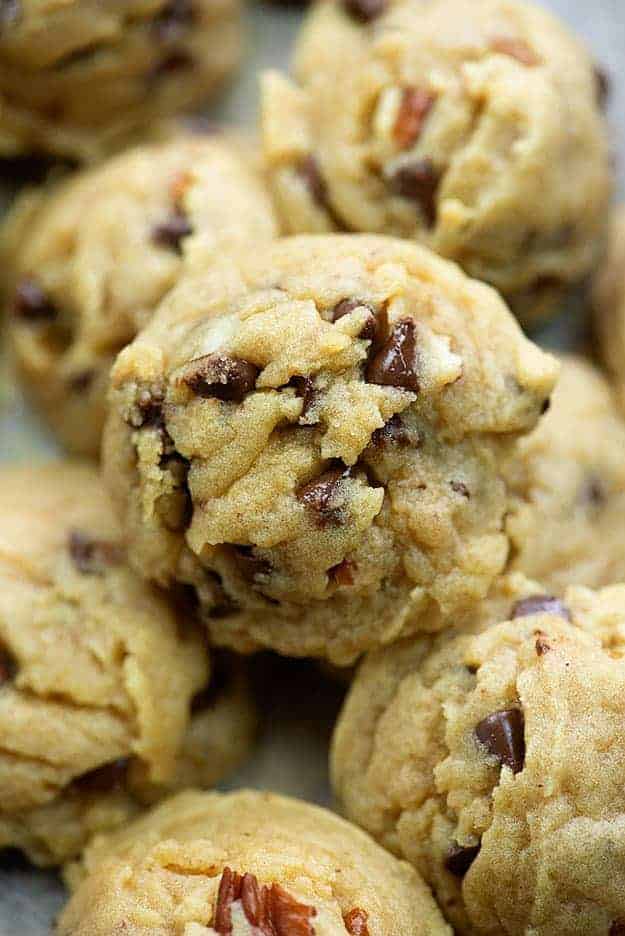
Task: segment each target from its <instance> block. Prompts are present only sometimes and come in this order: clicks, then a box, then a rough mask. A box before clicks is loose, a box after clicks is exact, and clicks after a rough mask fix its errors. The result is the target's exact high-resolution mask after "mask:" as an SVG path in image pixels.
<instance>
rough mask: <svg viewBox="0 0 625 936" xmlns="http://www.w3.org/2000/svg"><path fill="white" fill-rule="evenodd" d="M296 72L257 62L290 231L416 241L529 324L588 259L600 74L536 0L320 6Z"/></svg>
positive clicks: (596, 216) (604, 167)
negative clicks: (493, 292)
mask: <svg viewBox="0 0 625 936" xmlns="http://www.w3.org/2000/svg"><path fill="white" fill-rule="evenodd" d="M293 74H294V77H293V80H292V81H290V80H287V79H286V78H284V77H282V76H280V75H278V74H275V73H270V74H269V75H267V76H266V79H265V84H264V94H263V131H264V148H265V154H266V158H267V162H268V165H269V168H270V172H271V176H272V180H273V188H274V190H275V193H276V198H277V202H278V204H279V205H280V206H281V209H282V213H283V217H284V220H285V223H286V224H287V225H288V226H289V228H290V230H291V231H292V232H294V233H298V232H306V231H309V232H316V231H328V230H334V229H337V228H338V229H341V228H342V229H346V230H351V231H371V232H378V233H384V234H392V235H395V236H400V237H406V238H416V239H417V240H419V241H421V242H423V243H425V244H426V245H428V246H429V247H431V248H432V249H433V250H435V251H436V252H437V253H439V254H442V255H443V256H445V257H448V258H450V259H453V260H455V261H457V262H458V263H460V264H461V265H462V266H463V267H464V268H465V270H466V271H467V272H468V273H469V274H470V275H471V276H475V277H476V278H478V279H482V280H485V281H487V282H489V283H491V284H492V285H494V286H496V287H497V289H498V290H499V291H500V292H502V293H503V294H504V295H505V297H506V298H507V299H508V301H509V303H510V304H511V306H512V308H513V309H514V311H515V312H516V313H517V314H518V315H519V316H520V317H521V318H522V319H523V320H525V321H526V322H532V321H534V320H535V319H537V318H539V317H540V316H541V315H543V314H546V313H547V312H548V311H549V310H550V309H552V308H553V307H554V306H555V304H556V303H557V301H558V300H559V299H561V298H562V296H563V294H564V293H565V292H566V291H567V289H568V287H569V286H570V284H572V283H574V282H576V281H578V280H580V279H581V278H583V277H584V276H585V275H586V274H588V273H589V271H590V270H591V269H592V267H593V265H594V264H595V262H596V260H597V258H598V254H599V250H600V247H601V244H602V241H603V238H604V228H605V216H606V211H607V203H608V198H609V192H610V169H609V163H608V147H607V142H606V131H605V125H604V120H603V118H602V116H601V112H600V109H599V106H598V101H597V95H598V89H599V84H598V80H597V77H596V75H595V72H594V71H593V67H592V63H591V61H590V58H589V56H588V54H587V52H586V51H585V49H584V48H583V47H582V46H581V44H580V43H579V42H578V41H576V40H575V39H574V38H573V37H572V36H571V35H570V34H569V33H568V32H567V31H566V29H565V28H564V27H563V26H562V25H561V24H560V23H559V22H558V21H557V20H555V19H554V18H553V17H552V16H551V15H550V14H549V13H547V12H546V11H544V10H542V9H540V8H538V7H536V6H534V5H533V4H531V3H525V2H516V0H478V2H475V0H331V2H325V3H318V4H317V5H316V6H315V7H314V8H313V10H312V12H311V14H310V15H309V18H308V20H307V22H306V24H305V26H304V28H303V31H302V33H301V34H300V38H299V42H298V45H297V49H296V54H295V60H294V67H293ZM337 88H340V100H341V106H340V107H337V106H336V94H337ZM571 180H575V182H574V183H573V184H571Z"/></svg>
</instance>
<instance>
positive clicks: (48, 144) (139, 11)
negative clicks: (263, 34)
mask: <svg viewBox="0 0 625 936" xmlns="http://www.w3.org/2000/svg"><path fill="white" fill-rule="evenodd" d="M240 33H241V4H240V3H239V0H116V2H115V3H102V2H101V0H64V2H63V3H59V2H58V0H11V2H9V3H4V4H3V7H2V14H1V23H0V115H1V116H0V154H2V155H5V156H13V155H16V154H17V155H18V154H20V153H28V152H33V151H40V152H41V151H43V152H46V151H47V152H52V153H56V154H59V155H62V156H69V157H71V158H74V159H77V160H79V161H80V160H93V159H95V158H96V157H99V156H101V155H102V154H103V152H106V151H107V150H110V149H111V148H112V147H113V146H118V145H119V143H120V142H121V141H122V140H123V139H125V138H127V137H128V136H129V135H130V134H131V133H132V132H133V131H135V130H136V129H137V128H141V127H150V126H151V125H152V124H153V122H154V121H155V120H157V119H158V118H160V117H162V116H166V115H169V114H174V113H178V112H179V111H183V110H185V109H188V108H190V107H193V106H195V105H198V104H200V103H202V102H203V101H204V100H205V99H206V97H207V96H208V94H209V93H210V92H211V91H213V90H214V89H215V88H216V87H217V86H218V85H220V84H221V82H222V81H223V79H224V78H225V77H226V75H227V74H228V73H229V72H231V71H232V70H233V69H234V67H235V66H236V64H237V62H238V60H239V56H240V46H241V37H240Z"/></svg>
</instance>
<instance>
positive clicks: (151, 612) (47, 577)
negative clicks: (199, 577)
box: [0, 462, 254, 865]
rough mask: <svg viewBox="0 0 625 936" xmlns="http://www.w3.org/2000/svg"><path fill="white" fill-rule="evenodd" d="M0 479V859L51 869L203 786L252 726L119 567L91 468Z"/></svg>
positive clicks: (199, 650) (200, 647)
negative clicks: (1, 853)
mask: <svg viewBox="0 0 625 936" xmlns="http://www.w3.org/2000/svg"><path fill="white" fill-rule="evenodd" d="M0 482H1V483H0V515H1V516H2V527H1V529H0V648H1V656H0V659H1V665H0V684H1V685H0V789H1V790H2V799H1V803H0V848H3V847H7V846H15V847H18V848H20V849H22V850H23V851H24V852H26V853H27V854H28V856H29V857H30V858H31V859H32V860H33V861H35V862H36V863H38V864H44V865H45V864H58V863H60V862H62V861H65V860H67V859H68V858H71V857H73V856H75V855H76V854H78V852H79V851H80V850H81V848H82V847H83V846H84V844H85V842H86V841H87V839H88V838H89V837H90V836H91V835H92V834H94V833H95V832H98V831H103V830H107V829H111V828H113V827H115V826H118V825H122V824H124V823H126V822H127V821H128V820H129V819H130V818H131V817H132V816H134V815H135V814H136V813H137V812H139V810H140V809H141V808H142V807H145V806H146V805H147V804H148V803H149V802H151V801H152V800H154V799H155V798H157V797H160V796H163V795H164V794H165V793H166V792H168V791H170V790H172V789H176V788H180V787H183V786H187V785H189V784H193V785H209V784H212V783H214V782H216V780H217V779H219V778H220V777H221V776H222V775H223V774H224V773H225V772H227V771H228V770H229V769H231V768H232V766H234V764H235V763H236V762H238V761H239V760H240V759H241V758H242V757H243V756H244V755H245V754H246V753H247V751H248V749H249V747H250V744H251V740H252V735H253V729H254V715H253V711H252V709H251V707H250V702H249V701H248V699H247V697H246V695H245V693H244V690H243V688H242V686H241V684H240V678H239V677H236V676H235V675H233V677H232V679H231V680H230V681H229V682H228V681H226V682H225V684H224V686H223V689H222V691H221V692H220V691H219V685H215V682H214V679H211V682H210V683H209V682H208V681H209V675H210V665H209V660H208V656H207V653H206V649H205V646H204V641H203V639H202V634H201V631H198V629H197V628H195V627H194V626H193V625H192V624H191V623H190V622H188V621H187V619H186V618H185V621H184V623H183V622H182V620H181V617H180V616H178V615H177V614H176V613H175V611H174V609H173V607H172V606H171V605H170V604H168V603H167V602H166V601H165V599H164V598H163V597H162V596H161V595H159V594H158V593H157V592H155V591H152V590H151V589H150V588H149V587H148V586H146V585H145V583H143V582H142V581H141V580H140V579H139V578H138V577H137V576H136V575H135V574H134V573H132V572H131V571H130V569H129V568H128V567H127V566H126V565H125V562H124V554H123V549H122V547H121V545H120V538H119V530H118V528H117V526H116V523H115V521H114V519H113V518H112V516H111V513H112V512H111V508H110V505H109V504H108V501H107V498H106V494H105V492H104V491H103V489H102V486H101V483H100V481H99V479H98V476H97V474H96V473H95V472H94V471H93V469H91V468H89V467H86V466H83V465H80V464H78V463H71V462H65V463H63V462H55V463H52V464H49V465H46V466H41V467H34V468H28V467H16V468H7V469H3V470H2V472H0ZM207 684H208V688H206V687H207ZM218 732H219V734H221V732H228V734H227V736H226V738H224V737H218V736H217V734H218Z"/></svg>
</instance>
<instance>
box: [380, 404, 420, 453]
mask: <svg viewBox="0 0 625 936" xmlns="http://www.w3.org/2000/svg"><path fill="white" fill-rule="evenodd" d="M420 441H421V440H420V438H419V435H418V433H416V432H410V431H409V430H408V429H407V428H406V426H405V425H404V423H403V422H402V419H401V416H399V415H398V414H397V413H396V414H395V415H394V416H391V418H390V419H389V420H387V422H385V423H384V425H383V426H382V427H381V428H380V429H376V430H375V432H374V433H373V435H372V436H371V442H370V443H369V444H370V445H372V446H373V447H374V448H377V449H384V448H386V446H387V445H413V446H414V447H415V448H418V446H419V444H420Z"/></svg>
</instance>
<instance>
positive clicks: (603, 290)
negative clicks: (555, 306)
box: [592, 206, 625, 411]
mask: <svg viewBox="0 0 625 936" xmlns="http://www.w3.org/2000/svg"><path fill="white" fill-rule="evenodd" d="M592 305H593V311H594V321H595V326H596V332H597V338H598V342H597V343H598V348H599V352H600V354H601V356H602V358H603V362H604V364H605V366H606V368H607V370H608V372H609V374H610V377H611V379H612V381H613V383H614V388H615V390H616V393H617V396H618V400H619V403H620V405H621V407H622V409H623V410H624V411H625V206H621V207H619V208H617V209H616V210H615V212H614V214H613V216H612V220H611V223H610V238H609V242H608V251H607V254H606V256H605V257H604V260H603V264H602V266H601V267H600V269H599V272H598V273H597V276H596V277H595V281H594V283H593V290H592Z"/></svg>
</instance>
